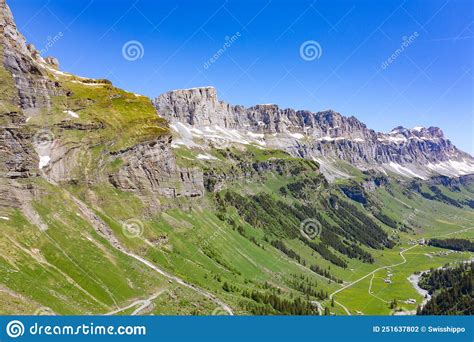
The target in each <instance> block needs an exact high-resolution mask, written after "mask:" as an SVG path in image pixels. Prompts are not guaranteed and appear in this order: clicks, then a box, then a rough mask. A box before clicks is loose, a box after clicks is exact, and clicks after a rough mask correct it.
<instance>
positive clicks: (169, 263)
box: [0, 0, 474, 315]
mask: <svg viewBox="0 0 474 342" xmlns="http://www.w3.org/2000/svg"><path fill="white" fill-rule="evenodd" d="M0 30H1V31H2V42H1V45H0V59H1V61H2V62H1V63H0V123H1V125H0V314H2V315H416V314H449V315H472V314H474V299H473V295H472V279H473V273H472V272H473V264H472V260H473V253H474V247H473V245H474V223H473V222H474V158H473V157H472V156H471V155H469V154H468V153H466V152H463V151H461V150H460V149H458V148H457V147H456V146H454V145H453V144H452V143H451V141H450V140H448V139H447V138H446V137H445V136H444V133H443V131H442V130H441V129H440V128H438V127H415V128H412V129H409V128H404V127H401V126H400V127H396V128H394V129H393V130H392V131H391V132H389V133H381V132H376V131H374V130H372V129H370V128H368V127H367V126H366V125H365V124H363V123H362V122H361V121H359V120H358V119H357V118H355V117H353V116H344V115H343V114H340V113H338V112H336V111H333V110H326V111H322V112H311V111H307V110H299V109H283V108H280V107H279V106H278V105H275V104H259V105H255V106H252V107H245V106H241V105H231V104H228V103H226V102H224V101H222V100H219V99H218V93H219V90H218V89H217V90H216V89H215V88H213V87H198V88H190V89H178V90H171V91H169V92H167V93H164V94H161V95H160V94H157V96H156V98H153V99H150V98H148V97H145V96H142V95H139V94H135V93H132V92H128V91H127V90H123V89H119V88H117V87H115V86H114V84H112V82H111V81H109V80H107V79H90V78H85V77H81V76H77V75H73V74H70V73H68V72H66V71H62V70H61V69H60V67H59V62H58V60H57V59H56V58H54V57H48V56H42V55H41V53H40V52H39V51H38V50H37V49H36V48H35V47H34V46H33V45H29V44H27V42H26V39H25V38H24V36H23V35H22V33H20V32H19V30H18V28H17V26H16V24H15V21H14V19H13V15H12V13H11V11H10V9H9V7H8V5H7V4H6V3H5V0H0ZM74 48H77V49H80V47H74V46H71V49H74ZM104 75H106V70H104ZM448 303H449V304H448Z"/></svg>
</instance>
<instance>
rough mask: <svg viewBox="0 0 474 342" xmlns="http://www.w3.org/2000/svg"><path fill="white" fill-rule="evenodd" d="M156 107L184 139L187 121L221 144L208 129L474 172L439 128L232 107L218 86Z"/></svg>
mask: <svg viewBox="0 0 474 342" xmlns="http://www.w3.org/2000/svg"><path fill="white" fill-rule="evenodd" d="M154 105H155V107H156V109H157V111H158V113H159V115H162V116H164V117H165V118H166V119H168V120H169V121H170V122H172V123H175V124H176V123H178V124H180V125H181V127H178V128H177V129H175V130H177V131H178V133H179V134H180V135H181V137H182V136H183V133H184V135H186V132H184V131H186V129H183V125H185V126H187V133H188V135H189V134H191V136H194V137H199V138H202V137H204V138H206V135H208V136H209V137H210V138H211V139H212V140H214V142H217V143H218V142H219V140H226V137H225V136H223V137H221V138H222V139H219V138H216V136H215V134H206V132H207V133H213V132H212V131H213V130H215V129H217V130H227V131H228V132H227V134H228V135H232V134H234V135H235V134H239V135H240V136H241V137H247V138H249V139H250V141H251V140H252V139H251V138H253V140H254V141H253V143H256V144H258V145H261V146H263V145H264V146H267V147H271V148H280V149H283V150H286V151H288V152H290V153H291V154H292V155H294V156H298V157H303V158H308V159H315V160H318V161H320V162H323V163H324V162H325V161H327V160H337V159H342V160H344V161H347V162H350V163H351V164H353V165H355V166H357V167H359V168H361V169H370V168H379V169H381V170H389V171H392V172H396V173H399V174H403V175H405V176H411V177H413V176H418V177H421V178H423V177H426V176H428V175H429V174H430V173H440V174H447V175H453V176H454V175H462V174H466V173H471V172H474V159H473V158H472V157H471V156H470V155H469V154H467V153H465V152H463V151H461V150H459V149H457V148H456V147H455V146H454V145H453V144H452V143H451V141H450V140H449V139H446V138H445V137H444V134H443V131H442V130H441V129H440V128H438V127H429V128H425V127H415V128H413V129H407V128H404V127H396V128H394V129H393V130H392V131H391V132H389V133H380V132H375V131H374V130H372V129H369V128H368V127H367V126H366V125H365V124H364V123H362V122H360V121H359V120H358V119H357V118H355V117H354V116H350V117H345V116H343V115H341V114H339V113H337V112H335V111H332V110H327V111H322V112H316V113H313V112H310V111H307V110H294V109H282V108H279V107H278V106H277V105H275V104H265V105H256V106H253V107H250V108H245V107H243V106H234V105H230V104H227V103H225V102H223V101H220V100H218V98H217V92H216V90H215V89H214V88H213V87H203V88H191V89H183V90H175V91H170V92H167V93H165V94H162V95H160V96H158V97H157V98H156V99H155V100H154ZM172 127H175V128H176V127H177V126H176V125H174V126H173V125H172ZM200 133H202V134H200ZM251 142H252V141H251ZM184 144H186V142H184ZM188 144H189V142H188Z"/></svg>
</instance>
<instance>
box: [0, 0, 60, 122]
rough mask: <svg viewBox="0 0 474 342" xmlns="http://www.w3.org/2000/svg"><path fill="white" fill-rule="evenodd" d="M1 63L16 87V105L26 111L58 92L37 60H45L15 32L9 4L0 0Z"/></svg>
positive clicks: (47, 102) (46, 104)
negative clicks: (10, 75) (11, 76)
mask: <svg viewBox="0 0 474 342" xmlns="http://www.w3.org/2000/svg"><path fill="white" fill-rule="evenodd" d="M0 31H1V32H2V48H3V66H4V67H5V69H6V70H8V71H9V72H10V73H11V74H12V75H13V79H14V81H15V85H16V88H17V89H18V95H19V97H18V102H19V103H18V105H19V106H20V107H21V108H22V109H23V110H24V111H25V113H27V114H29V115H34V114H36V113H37V111H38V110H41V109H42V108H47V107H49V105H50V97H51V96H52V95H55V94H58V93H59V91H60V89H59V85H58V84H57V83H55V82H53V81H51V80H50V79H48V78H47V77H46V75H45V74H44V72H43V71H42V70H41V68H40V67H39V65H38V63H45V62H44V60H43V59H42V57H41V56H40V55H39V52H38V51H37V50H36V49H35V47H34V46H33V45H27V44H26V40H25V37H24V36H23V35H22V34H21V33H20V32H18V29H17V27H16V24H15V21H14V19H13V16H12V13H11V11H10V8H9V7H8V5H7V4H6V3H5V0H0Z"/></svg>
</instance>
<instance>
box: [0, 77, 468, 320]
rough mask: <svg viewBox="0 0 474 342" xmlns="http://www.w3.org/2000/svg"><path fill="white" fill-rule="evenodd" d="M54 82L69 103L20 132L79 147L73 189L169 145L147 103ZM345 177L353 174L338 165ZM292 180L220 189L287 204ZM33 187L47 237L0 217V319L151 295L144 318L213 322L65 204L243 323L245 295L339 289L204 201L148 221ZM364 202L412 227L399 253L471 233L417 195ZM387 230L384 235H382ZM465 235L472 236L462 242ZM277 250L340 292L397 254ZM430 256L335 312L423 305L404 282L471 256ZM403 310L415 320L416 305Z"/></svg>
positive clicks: (19, 219) (420, 254)
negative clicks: (136, 231)
mask: <svg viewBox="0 0 474 342" xmlns="http://www.w3.org/2000/svg"><path fill="white" fill-rule="evenodd" d="M51 77H53V76H51ZM59 78H60V80H61V83H62V86H63V88H64V89H67V90H69V91H71V94H72V95H71V96H59V97H57V98H55V99H54V106H53V108H52V110H51V111H50V112H48V113H46V112H44V113H42V114H41V115H40V116H37V117H34V118H32V119H31V120H30V121H29V123H28V124H29V125H30V126H31V127H32V128H33V129H38V128H45V127H46V128H48V129H50V130H51V131H53V133H54V134H55V136H56V137H57V138H59V139H61V140H62V141H63V142H67V143H69V144H80V147H81V149H82V156H83V159H80V160H78V163H77V165H76V172H77V176H78V179H86V178H85V177H86V176H87V174H88V173H93V172H96V171H97V169H98V167H99V166H101V167H105V170H110V169H114V168H118V167H120V161H116V162H114V163H108V162H107V161H104V160H103V159H102V157H103V156H104V154H106V153H108V152H111V151H117V150H120V149H124V148H127V147H130V146H133V145H135V144H136V143H139V142H143V141H149V140H151V139H155V138H157V137H159V136H161V135H163V134H167V132H168V131H167V126H166V124H165V123H164V121H163V120H162V119H160V118H158V117H157V116H156V114H155V112H154V109H153V107H152V106H151V104H150V103H149V100H148V99H146V98H144V97H137V96H136V95H134V94H130V93H127V92H124V91H121V90H119V89H116V88H114V87H112V86H111V85H110V84H107V83H101V84H96V85H85V84H81V83H77V79H72V78H70V77H59ZM65 110H72V111H74V112H75V113H77V114H78V115H79V118H73V117H71V116H68V115H67V114H65V113H64V111H65ZM65 123H68V124H76V125H79V126H80V125H82V126H90V127H96V128H95V129H92V130H87V131H84V130H81V129H63V128H60V126H64V124H65ZM233 152H234V153H236V154H239V153H240V152H238V151H233ZM247 152H248V154H247V155H246V156H245V158H247V159H246V160H248V161H250V162H252V161H258V162H262V161H269V160H277V159H279V160H286V161H290V162H291V161H294V158H291V157H289V156H288V155H287V154H285V153H282V152H281V151H262V150H260V149H258V148H255V147H250V148H249V149H248V151H247ZM176 153H177V156H178V162H179V163H180V164H182V165H184V166H190V165H193V166H199V167H201V168H203V169H215V170H218V171H219V172H229V171H230V170H231V168H232V166H234V167H235V166H236V164H232V163H231V162H229V160H228V158H226V157H224V156H223V154H222V153H221V152H219V151H212V154H213V155H214V156H215V157H216V158H217V159H218V160H217V161H197V160H196V159H195V157H196V154H197V152H196V151H191V150H185V149H179V150H177V151H176ZM345 171H346V172H352V171H353V172H356V171H354V170H352V169H351V167H350V166H347V165H346V168H345ZM355 176H356V180H360V179H362V177H363V175H362V174H361V173H360V172H358V171H357V174H355ZM298 177H300V176H299V175H295V176H292V177H287V176H281V175H278V174H276V173H273V172H269V173H266V174H264V175H263V176H262V177H260V178H244V179H243V180H241V181H239V182H235V183H232V184H229V189H233V190H235V191H238V192H239V193H243V194H256V193H259V192H262V191H264V192H267V193H269V194H271V195H272V196H274V197H278V198H280V199H281V200H283V201H286V202H288V203H291V201H293V199H291V198H281V196H280V194H279V188H280V187H281V186H283V185H286V184H288V183H289V182H291V181H294V180H296V179H298ZM35 186H36V188H37V189H38V195H37V198H36V200H35V202H34V203H33V206H34V208H35V209H36V211H37V212H38V214H39V216H40V217H41V219H42V220H43V221H44V222H45V223H47V225H48V227H49V228H48V230H47V231H46V232H45V233H41V234H40V233H39V231H38V228H37V227H36V226H33V225H32V224H30V223H29V222H28V221H27V220H26V218H25V217H24V216H23V215H22V214H21V213H20V212H19V211H18V210H13V209H2V212H1V214H2V215H5V216H6V217H9V218H10V220H9V221H6V220H0V229H2V231H3V232H5V233H4V234H2V236H1V238H0V245H1V247H2V252H3V253H2V255H1V256H0V274H1V276H0V279H2V281H1V284H2V286H4V287H5V288H7V290H8V289H9V290H8V291H7V290H5V289H4V290H3V291H2V288H1V287H0V303H1V305H0V313H13V312H15V313H17V312H22V313H31V312H32V311H34V310H37V309H38V308H41V307H42V306H48V307H50V308H51V309H52V310H54V311H55V312H58V313H62V314H68V313H106V312H109V311H112V310H115V309H117V308H125V307H127V306H128V305H129V304H130V303H132V302H134V301H135V300H140V299H141V300H144V299H147V298H150V297H152V296H153V295H154V294H156V293H163V294H160V295H159V296H158V297H157V298H156V299H154V300H153V303H155V306H154V307H152V308H150V309H146V310H144V311H143V312H142V313H144V312H149V313H150V312H152V313H155V314H163V313H177V314H189V313H211V312H212V311H213V310H214V309H215V305H214V304H213V303H211V302H210V301H208V300H207V299H205V298H203V297H201V296H197V295H196V293H195V292H193V291H191V290H189V289H186V288H183V287H180V286H176V284H172V283H170V282H168V281H167V280H166V279H164V278H163V277H162V276H160V275H157V274H156V273H155V272H153V271H151V270H150V269H148V268H146V267H145V266H143V265H142V264H140V263H138V262H137V261H135V260H134V259H131V258H129V257H127V256H124V255H123V254H121V253H120V252H118V251H117V250H115V249H114V248H112V247H111V246H110V244H109V243H108V242H107V241H105V239H103V238H102V237H101V236H100V235H98V234H97V233H96V232H95V230H94V228H93V227H91V226H90V224H89V223H88V221H87V220H86V219H85V218H84V217H82V216H81V214H79V211H78V208H77V207H76V206H75V204H74V203H73V202H72V200H71V198H70V193H72V194H74V195H76V196H77V197H79V198H81V199H82V200H83V201H84V202H86V203H87V204H88V205H89V206H90V208H93V209H94V210H95V211H96V213H97V214H98V215H99V216H100V217H101V218H102V219H103V220H104V221H105V222H107V224H108V225H109V226H110V228H111V229H112V230H113V231H114V234H115V235H116V236H117V237H118V239H119V240H120V241H121V243H122V244H123V245H125V246H126V247H127V248H129V249H130V250H132V251H134V252H135V253H137V254H139V255H141V256H144V257H146V258H147V259H149V260H151V261H152V262H154V263H156V264H157V265H160V266H161V267H164V268H165V269H167V270H168V271H169V272H172V273H173V274H176V275H178V276H180V277H182V278H184V279H186V280H187V281H189V282H192V283H194V284H196V285H199V286H201V287H203V288H206V289H208V290H210V291H211V292H212V293H214V294H216V295H217V296H218V297H219V298H221V299H222V300H224V301H225V302H226V303H228V304H229V305H231V306H232V308H233V309H234V310H235V311H236V313H242V314H246V313H249V312H248V310H247V309H246V303H248V302H249V301H250V300H249V299H247V298H244V297H243V296H242V295H241V292H242V291H243V290H255V289H258V290H259V291H267V289H268V287H269V286H271V287H274V288H279V289H280V291H281V294H280V295H281V297H283V298H296V297H300V298H303V299H306V295H304V294H303V293H301V292H299V291H297V290H296V289H295V288H293V287H292V286H291V281H294V280H295V279H298V278H299V277H301V276H303V277H306V278H307V279H310V281H312V282H316V283H317V289H318V290H323V291H325V292H328V293H331V292H332V291H335V290H337V289H338V288H340V287H341V285H337V284H335V283H329V282H328V281H327V280H326V279H322V278H321V277H320V276H318V275H316V274H315V273H313V272H312V271H310V270H309V269H308V268H307V267H303V266H301V265H299V264H297V263H296V262H294V261H293V260H290V259H289V258H288V257H287V256H286V255H284V254H283V253H281V252H280V251H278V250H276V249H275V248H274V247H272V246H271V245H270V244H269V243H268V242H267V241H265V239H264V234H263V232H262V231H261V230H259V229H255V228H253V227H251V226H250V225H249V224H247V223H246V222H244V221H243V219H242V218H240V217H238V215H237V213H236V212H235V211H234V212H233V214H232V213H231V214H232V215H233V217H234V218H235V220H236V222H237V223H238V224H239V225H241V226H242V227H243V228H244V231H245V235H246V236H247V237H244V236H242V234H240V233H239V232H237V231H236V230H234V229H233V228H232V227H231V226H230V225H229V224H227V223H224V222H222V221H221V220H219V219H218V217H217V216H216V215H215V211H216V210H215V207H214V202H213V200H212V199H211V198H210V196H206V197H205V198H204V199H200V200H195V201H190V200H186V199H179V200H176V201H175V203H169V201H167V200H164V199H161V200H162V203H163V204H173V205H174V206H175V207H176V205H179V208H180V209H177V208H175V209H167V210H164V211H161V212H152V213H150V212H149V211H148V210H147V208H145V206H144V204H143V203H142V201H141V200H140V198H138V197H137V196H136V195H134V194H132V193H126V192H121V191H118V190H116V189H114V188H113V187H112V186H111V185H109V184H108V183H104V184H98V185H97V186H90V185H88V184H86V183H78V184H75V185H68V186H66V187H65V188H63V189H62V188H60V187H57V186H54V185H51V184H48V183H46V182H45V181H42V180H37V181H35ZM373 196H374V198H375V200H376V201H378V202H379V203H381V204H383V207H384V212H385V213H387V214H389V215H390V216H391V217H393V218H397V219H398V220H400V221H404V220H406V221H407V222H408V223H409V225H410V226H413V227H415V232H414V233H399V232H397V234H399V236H400V238H401V246H404V247H407V246H408V241H409V240H410V239H413V238H418V237H428V236H437V235H442V234H447V233H451V232H453V231H457V230H460V229H461V228H462V227H463V226H465V225H468V224H469V222H472V218H473V216H474V213H473V211H472V210H467V209H457V208H454V207H452V206H448V205H446V204H443V203H440V202H434V201H428V200H426V199H423V198H421V197H420V196H419V195H414V196H413V197H412V198H409V197H407V196H406V195H404V194H403V189H402V188H401V187H398V186H394V187H393V189H392V194H389V193H388V192H387V191H385V190H383V189H379V190H377V192H376V193H374V194H373ZM415 209H416V210H415ZM129 219H135V220H139V221H140V222H141V224H142V225H143V233H142V234H141V236H140V237H139V238H129V237H127V236H126V235H124V232H123V229H122V226H123V225H122V223H123V222H124V221H126V220H129ZM380 224H381V223H380ZM381 225H382V224H381ZM382 226H384V225H382ZM384 229H386V230H387V231H389V232H390V231H391V229H390V228H389V227H387V226H384ZM462 234H464V236H468V237H472V236H473V235H472V233H471V232H470V231H466V232H464V233H462ZM249 237H253V238H254V239H255V241H256V242H257V244H258V245H257V244H255V243H254V242H252V241H250V239H249ZM150 242H151V243H150ZM284 242H285V244H286V245H287V246H289V247H290V248H292V249H294V250H296V251H297V252H298V253H299V254H300V255H301V256H302V257H303V258H304V260H305V261H306V262H307V265H311V264H317V265H319V266H321V267H323V268H324V269H329V268H330V271H331V274H333V275H334V276H336V277H338V278H341V279H343V280H344V281H345V284H348V283H350V282H351V281H353V280H356V279H358V278H360V277H362V276H364V275H366V274H367V273H369V272H371V271H372V270H374V269H376V268H377V267H380V266H386V265H390V264H393V263H396V262H399V261H400V260H401V258H400V256H399V254H398V253H399V248H400V246H397V247H395V248H394V249H392V250H388V249H385V250H370V252H371V253H372V254H373V255H374V256H375V263H374V264H366V263H362V262H360V261H358V260H353V259H348V258H344V257H343V258H344V259H345V260H346V261H347V262H348V267H347V269H342V268H340V267H337V266H334V265H332V264H330V263H329V262H328V261H327V260H325V259H323V258H322V257H321V256H320V255H319V254H318V253H315V252H313V251H312V250H311V249H309V247H307V246H305V245H304V244H302V243H301V242H300V241H299V240H296V239H295V240H289V239H286V240H285V241H284ZM436 251H439V249H436V248H434V247H417V248H415V249H414V250H413V251H410V252H407V254H406V257H407V259H408V262H407V263H406V264H405V265H403V266H401V267H399V268H394V269H393V270H392V273H393V274H394V277H393V284H390V285H386V284H385V283H383V280H382V277H383V276H384V272H385V271H380V272H377V273H376V274H375V276H374V280H373V284H372V287H373V293H374V294H376V295H377V296H378V297H380V298H382V300H380V299H377V298H375V297H373V296H371V295H369V294H368V286H369V282H370V277H368V278H367V279H365V280H364V281H361V282H360V283H358V284H356V285H354V286H352V287H350V288H348V289H346V290H344V291H343V292H340V293H339V294H337V296H336V298H337V301H338V302H340V303H343V304H344V305H345V306H346V307H348V308H349V310H350V311H351V312H355V311H357V310H358V311H362V312H364V313H366V314H368V313H373V314H387V313H390V309H389V308H388V304H387V303H385V302H384V301H383V300H386V301H390V300H392V299H393V298H398V299H406V297H409V298H416V299H418V300H420V298H419V296H418V295H417V294H416V292H415V291H414V289H413V288H412V287H411V285H410V284H409V283H408V282H407V281H406V278H407V277H408V276H409V275H410V274H412V273H413V272H415V271H420V270H425V269H427V268H429V267H437V266H440V265H442V264H444V263H446V262H449V261H454V260H460V259H463V258H464V259H465V258H468V257H469V255H467V254H466V255H465V254H450V255H448V256H443V255H440V256H433V257H431V258H430V257H427V256H426V255H425V254H427V253H431V252H436ZM333 252H334V251H333ZM335 253H337V252H335ZM225 283H228V284H232V286H233V288H232V289H231V290H230V291H229V290H228V291H226V290H225V289H224V284H225ZM9 291H10V292H9ZM162 291H163V292H162ZM15 296H16V297H15ZM20 296H22V297H24V298H25V300H22V301H21V303H20V301H19V299H18V298H21V297H20ZM309 299H312V300H315V299H316V298H309ZM324 305H325V306H328V307H329V308H330V310H331V311H332V312H334V313H336V314H342V313H343V311H342V310H341V308H340V307H338V306H336V307H331V306H330V303H329V301H326V302H325V303H324ZM139 306H140V304H136V305H133V306H132V307H130V308H127V309H124V310H123V311H120V314H127V313H131V312H133V311H134V310H135V309H137V308H138V307H139ZM406 308H407V309H413V306H406Z"/></svg>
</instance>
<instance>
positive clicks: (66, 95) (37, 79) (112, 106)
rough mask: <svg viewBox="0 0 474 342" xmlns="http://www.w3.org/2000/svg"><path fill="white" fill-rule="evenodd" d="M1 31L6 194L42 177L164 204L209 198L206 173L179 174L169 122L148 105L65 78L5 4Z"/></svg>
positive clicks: (0, 132) (0, 148)
mask: <svg viewBox="0 0 474 342" xmlns="http://www.w3.org/2000/svg"><path fill="white" fill-rule="evenodd" d="M0 31H2V40H1V44H0V54H1V61H2V63H1V64H0V77H1V81H2V82H1V89H0V90H1V91H0V100H1V103H0V114H1V117H0V120H1V128H0V160H1V166H0V172H1V174H0V176H1V177H2V178H3V179H2V182H1V184H0V187H1V189H0V191H1V192H2V193H8V192H11V191H9V189H11V187H12V186H15V187H17V188H18V187H19V184H15V185H13V183H12V182H10V181H8V180H12V179H15V178H31V177H37V176H40V175H42V176H43V177H45V178H46V179H47V180H48V181H50V182H52V183H53V184H58V185H60V184H61V183H75V184H78V183H86V184H87V186H90V185H94V184H96V185H97V184H103V183H104V182H107V183H111V184H113V185H114V186H116V187H117V188H120V189H122V190H125V191H134V192H144V193H145V192H146V193H156V194H158V195H162V196H165V197H181V196H188V197H197V196H201V195H202V194H203V191H204V185H203V176H202V172H199V171H198V170H194V169H190V168H184V169H181V168H178V166H177V165H176V162H175V158H174V155H173V153H172V151H171V140H170V138H171V136H170V133H169V130H168V127H167V123H166V121H165V120H164V119H162V118H159V117H158V116H157V115H156V111H155V109H154V108H153V106H152V105H151V103H150V101H149V100H148V99H147V98H145V97H142V96H136V95H134V94H131V93H127V92H125V91H122V90H120V89H117V88H115V87H113V86H112V84H111V83H110V82H109V81H107V80H92V79H87V78H82V77H78V76H74V75H71V74H68V73H64V72H61V71H59V70H58V66H59V65H58V61H57V60H56V59H55V58H53V57H46V58H43V57H42V56H40V54H39V52H38V51H37V50H36V49H35V48H34V47H33V46H32V45H27V43H26V40H25V38H24V36H23V35H22V34H21V33H20V32H18V30H17V27H16V24H15V21H14V19H13V16H12V13H11V11H10V9H9V7H8V5H6V3H5V1H4V0H0ZM53 97H54V99H55V100H54V102H53V101H52V98H53ZM118 132H120V134H118ZM117 165H118V167H117ZM2 184H3V185H2ZM7 202H9V203H17V202H18V201H16V200H15V199H13V198H12V199H11V200H10V201H7Z"/></svg>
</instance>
